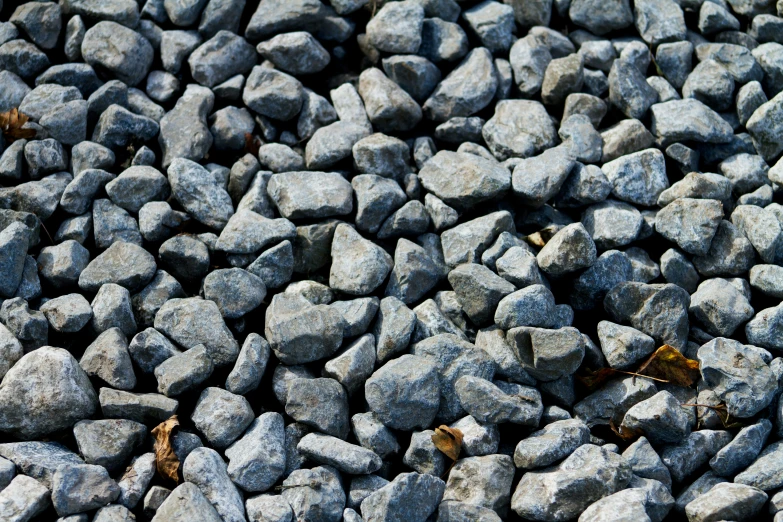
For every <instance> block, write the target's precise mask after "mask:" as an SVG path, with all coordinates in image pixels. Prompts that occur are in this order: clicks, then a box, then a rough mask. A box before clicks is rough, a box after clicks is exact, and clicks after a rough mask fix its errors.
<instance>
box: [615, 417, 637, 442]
mask: <svg viewBox="0 0 783 522" xmlns="http://www.w3.org/2000/svg"><path fill="white" fill-rule="evenodd" d="M609 427H610V428H612V431H613V432H614V433H615V435H617V436H618V437H620V438H621V439H623V440H625V441H629V440H633V439H636V438H638V437H640V436H641V435H643V434H644V432H643V431H642V430H640V429H638V428H637V429H631V428H628V427H625V426H623V425H622V424H620V425H619V426H616V425H615V423H614V421H613V420H611V419H610V420H609Z"/></svg>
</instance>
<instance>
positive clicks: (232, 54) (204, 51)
mask: <svg viewBox="0 0 783 522" xmlns="http://www.w3.org/2000/svg"><path fill="white" fill-rule="evenodd" d="M256 60H257V55H256V53H255V50H254V49H253V46H252V45H250V44H249V43H247V41H245V39H244V38H242V37H241V36H237V35H236V34H233V33H232V32H230V31H225V30H222V31H218V32H217V33H216V34H215V35H214V36H213V37H212V38H210V39H209V40H207V41H206V42H204V43H203V44H201V45H200V46H199V47H197V48H196V49H195V50H194V51H193V52H192V53H191V54H190V56H189V57H188V64H189V65H190V72H191V74H192V75H193V79H194V80H196V81H197V82H198V83H200V84H201V85H204V86H206V87H210V88H212V87H214V86H215V85H218V84H220V83H222V82H224V81H225V80H228V79H229V78H231V77H233V76H236V75H237V74H245V73H247V72H248V71H249V70H250V69H251V68H252V67H253V66H254V65H255V64H256Z"/></svg>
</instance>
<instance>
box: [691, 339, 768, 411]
mask: <svg viewBox="0 0 783 522" xmlns="http://www.w3.org/2000/svg"><path fill="white" fill-rule="evenodd" d="M697 359H698V360H699V363H700V371H701V373H702V378H703V379H704V383H705V385H706V386H708V387H709V388H710V389H712V390H713V391H714V392H715V393H716V394H717V395H718V397H720V398H721V399H722V400H723V401H724V402H725V403H726V407H727V409H728V412H729V413H730V414H731V415H733V416H735V417H738V418H747V417H751V416H753V415H755V414H756V413H758V412H759V411H761V410H762V409H764V408H765V407H767V406H768V405H769V404H770V402H771V401H772V398H773V396H774V393H775V391H776V390H777V381H776V379H775V377H774V375H773V373H772V370H770V368H769V366H768V365H767V364H766V363H765V362H764V360H763V359H762V358H761V356H760V355H759V354H758V352H757V351H756V350H754V349H753V347H751V346H747V345H743V344H741V343H740V342H738V341H735V340H733V339H726V338H723V337H718V338H716V339H713V340H712V341H710V342H708V343H706V344H705V345H703V346H702V347H701V348H699V352H698V355H697ZM735 360H742V361H743V364H742V367H741V369H739V368H737V367H736V366H735V365H734V363H733V362H732V361H735Z"/></svg>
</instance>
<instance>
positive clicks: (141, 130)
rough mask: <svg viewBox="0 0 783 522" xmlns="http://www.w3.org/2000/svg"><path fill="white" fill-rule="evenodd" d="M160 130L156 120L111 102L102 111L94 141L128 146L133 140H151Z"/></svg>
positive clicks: (116, 146) (93, 136) (111, 145)
mask: <svg viewBox="0 0 783 522" xmlns="http://www.w3.org/2000/svg"><path fill="white" fill-rule="evenodd" d="M159 130H160V127H159V125H158V123H157V122H156V121H155V120H153V119H150V118H147V117H146V116H140V115H137V114H133V113H132V112H130V111H129V110H128V109H126V108H125V107H122V106H120V105H117V104H111V105H109V107H108V108H107V109H106V110H104V111H103V112H102V113H101V116H100V119H99V120H98V123H97V125H95V129H94V130H93V133H92V141H94V142H96V143H98V144H100V145H103V146H105V147H110V148H120V147H127V146H128V144H130V142H131V141H133V140H141V141H148V140H151V139H152V138H154V137H155V136H157V134H158V131H159Z"/></svg>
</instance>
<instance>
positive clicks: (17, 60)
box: [0, 39, 50, 80]
mask: <svg viewBox="0 0 783 522" xmlns="http://www.w3.org/2000/svg"><path fill="white" fill-rule="evenodd" d="M49 64H50V62H49V59H48V58H47V57H46V54H44V53H43V52H42V51H41V50H40V49H38V47H36V46H35V45H34V44H32V43H30V42H27V41H25V40H22V39H18V40H11V41H8V42H6V43H4V44H3V45H0V67H2V68H3V70H5V71H9V72H11V73H13V74H16V75H18V76H20V77H22V78H24V79H26V80H32V79H33V78H35V77H36V76H37V75H38V74H40V73H41V72H43V71H44V70H45V69H46V68H47V67H49Z"/></svg>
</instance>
